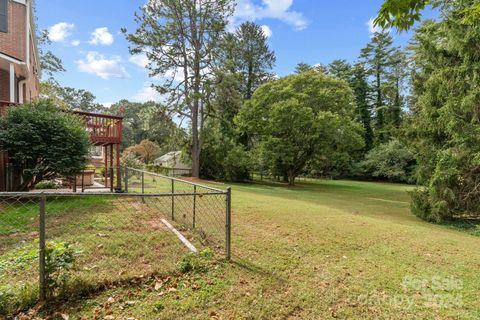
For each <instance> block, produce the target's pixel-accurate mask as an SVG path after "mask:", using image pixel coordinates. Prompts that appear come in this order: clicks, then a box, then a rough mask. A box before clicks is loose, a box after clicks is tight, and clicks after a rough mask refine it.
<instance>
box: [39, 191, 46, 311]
mask: <svg viewBox="0 0 480 320" xmlns="http://www.w3.org/2000/svg"><path fill="white" fill-rule="evenodd" d="M45 203H46V197H45V195H43V194H42V195H41V196H40V214H39V220H40V221H39V255H38V256H39V277H40V279H39V280H40V282H39V290H40V301H42V302H43V301H45V300H46V299H47V283H46V274H45Z"/></svg>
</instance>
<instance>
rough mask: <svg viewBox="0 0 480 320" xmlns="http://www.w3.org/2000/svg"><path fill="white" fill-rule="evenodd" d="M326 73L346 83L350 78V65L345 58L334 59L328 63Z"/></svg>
mask: <svg viewBox="0 0 480 320" xmlns="http://www.w3.org/2000/svg"><path fill="white" fill-rule="evenodd" d="M327 68H328V74H329V75H331V76H332V77H335V78H338V79H341V80H344V81H346V82H348V83H350V82H351V80H352V66H351V65H350V64H349V63H348V62H347V60H334V61H332V62H331V63H330V64H329V65H328V67H327Z"/></svg>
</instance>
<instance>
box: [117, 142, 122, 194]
mask: <svg viewBox="0 0 480 320" xmlns="http://www.w3.org/2000/svg"><path fill="white" fill-rule="evenodd" d="M120 171H121V170H120V144H117V192H121V191H122V173H121V172H120Z"/></svg>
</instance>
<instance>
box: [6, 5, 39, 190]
mask: <svg viewBox="0 0 480 320" xmlns="http://www.w3.org/2000/svg"><path fill="white" fill-rule="evenodd" d="M32 1H33V0H0V115H1V114H4V113H5V112H6V110H7V108H8V106H9V105H13V104H16V103H26V102H30V101H32V100H34V99H36V98H37V97H38V95H39V72H40V66H39V61H38V50H37V40H36V32H35V23H34V16H33V7H32ZM7 163H8V155H7V154H6V153H5V152H2V151H0V191H5V190H7V189H9V188H8V185H7V184H8V183H7V180H8V179H7V178H6V173H7V172H6V171H7ZM10 183H12V182H10Z"/></svg>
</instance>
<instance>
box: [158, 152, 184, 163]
mask: <svg viewBox="0 0 480 320" xmlns="http://www.w3.org/2000/svg"><path fill="white" fill-rule="evenodd" d="M181 155H182V151H171V152H169V153H167V154H164V155H163V156H161V157H159V158H157V159H156V160H155V162H168V161H170V160H173V159H175V158H176V159H179V158H180V156H181Z"/></svg>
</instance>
